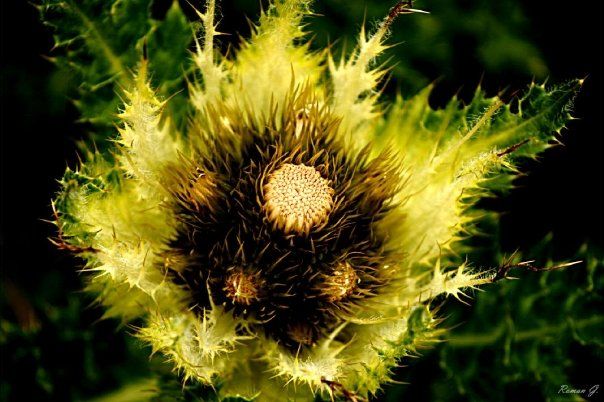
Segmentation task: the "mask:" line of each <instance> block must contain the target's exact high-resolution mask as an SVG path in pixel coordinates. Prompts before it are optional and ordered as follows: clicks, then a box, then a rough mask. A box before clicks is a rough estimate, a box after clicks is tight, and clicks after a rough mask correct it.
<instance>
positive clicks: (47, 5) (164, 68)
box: [37, 0, 193, 143]
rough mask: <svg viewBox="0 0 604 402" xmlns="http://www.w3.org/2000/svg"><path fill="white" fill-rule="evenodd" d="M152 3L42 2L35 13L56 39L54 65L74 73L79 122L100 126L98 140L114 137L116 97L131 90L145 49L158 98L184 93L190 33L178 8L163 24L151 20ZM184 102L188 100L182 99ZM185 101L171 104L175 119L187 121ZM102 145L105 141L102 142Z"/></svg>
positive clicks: (133, 0)
mask: <svg viewBox="0 0 604 402" xmlns="http://www.w3.org/2000/svg"><path fill="white" fill-rule="evenodd" d="M151 3H152V1H151V0H110V1H101V2H99V1H94V0H84V1H75V0H41V1H40V3H38V5H37V8H38V10H39V11H40V14H41V18H42V20H43V22H44V23H45V24H46V25H48V26H49V27H51V29H52V31H53V37H54V42H55V44H54V48H53V50H52V52H51V55H50V56H51V60H53V61H54V62H55V63H56V64H57V65H58V66H59V67H60V68H63V69H67V70H69V71H71V72H72V73H75V77H74V78H73V82H74V84H75V83H77V85H78V87H77V92H76V94H75V95H74V97H75V99H74V102H75V104H76V106H77V107H78V109H79V110H80V113H81V121H83V122H88V123H91V124H93V125H95V126H96V128H97V130H96V132H95V134H96V137H97V138H99V139H102V138H107V137H108V136H112V135H113V132H114V131H113V128H114V124H115V122H116V115H117V112H118V107H119V105H120V99H119V96H118V91H119V89H120V88H122V87H126V88H127V87H129V86H130V84H131V79H132V78H131V77H132V73H131V71H132V69H133V68H134V67H135V66H136V65H137V63H138V61H139V60H140V59H141V57H143V47H144V45H145V43H146V44H147V53H148V57H149V59H150V64H151V66H152V68H153V71H154V77H153V79H154V80H156V81H157V82H158V83H161V84H160V85H159V88H158V90H159V93H160V95H161V96H162V97H164V98H167V97H169V96H172V95H174V94H176V93H178V92H179V91H182V90H184V89H186V86H185V85H184V78H185V77H184V75H183V74H182V72H183V71H186V70H187V68H188V67H187V66H188V65H189V62H190V61H189V57H188V55H187V48H188V46H189V44H190V43H191V41H192V39H193V35H192V31H191V28H190V26H189V24H188V23H187V21H186V18H185V16H184V14H183V13H182V11H181V10H180V8H179V6H178V3H177V2H175V3H174V4H173V6H172V7H171V8H170V10H169V11H168V13H167V14H166V16H165V18H164V19H163V20H162V21H158V20H155V19H153V18H152V17H151V10H150V7H151ZM182 96H183V97H184V95H182ZM182 104H183V100H182V99H180V98H179V99H178V100H175V101H174V102H172V106H173V107H174V110H173V112H174V113H173V118H174V119H176V120H179V119H180V118H184V116H185V114H186V108H184V107H182ZM99 143H102V141H99Z"/></svg>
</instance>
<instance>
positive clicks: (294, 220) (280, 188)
mask: <svg viewBox="0 0 604 402" xmlns="http://www.w3.org/2000/svg"><path fill="white" fill-rule="evenodd" d="M333 193H334V191H333V189H332V188H331V187H330V185H329V181H328V180H326V179H324V178H323V177H321V174H320V173H319V172H318V171H317V170H316V169H315V168H314V167H312V166H306V165H303V164H299V165H294V164H291V163H284V164H283V165H281V166H280V167H279V168H278V169H276V170H275V171H274V172H272V173H271V174H270V176H269V179H268V182H267V183H266V185H265V186H264V200H265V202H264V208H265V210H266V213H267V215H268V218H269V220H270V221H271V222H272V223H273V224H274V225H275V226H276V227H279V228H280V229H283V230H284V231H285V232H286V233H291V232H295V233H297V234H307V233H309V232H310V229H311V228H313V227H317V226H319V225H321V224H323V223H325V222H326V221H327V218H328V215H329V212H330V211H331V209H332V207H333Z"/></svg>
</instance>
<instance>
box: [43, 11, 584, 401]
mask: <svg viewBox="0 0 604 402" xmlns="http://www.w3.org/2000/svg"><path fill="white" fill-rule="evenodd" d="M203 10H204V12H199V13H198V16H199V18H200V20H201V21H202V25H203V28H202V29H201V31H200V35H199V36H197V37H196V38H195V41H196V42H195V43H196V47H195V51H194V53H193V54H192V57H193V60H194V64H195V67H196V70H197V74H196V78H195V79H194V80H191V81H190V82H189V92H190V99H189V102H190V104H191V105H192V110H193V112H192V114H191V116H190V118H189V122H190V123H189V125H188V126H187V128H186V130H184V132H179V131H178V130H177V129H176V127H175V125H173V124H172V122H171V118H170V115H169V108H166V107H165V106H166V104H167V103H169V102H170V99H158V97H157V95H156V92H155V91H154V89H153V88H151V85H150V82H149V74H150V72H149V71H148V64H147V62H146V60H141V61H140V63H139V64H138V66H136V73H135V75H134V78H133V79H132V80H131V82H130V85H129V86H128V87H127V88H125V90H124V96H123V99H124V105H123V107H122V111H121V113H120V115H119V118H120V119H121V125H120V127H119V135H118V136H117V141H116V145H115V148H114V149H113V151H112V153H111V155H105V156H103V155H100V154H98V153H93V152H91V153H90V154H88V155H85V161H84V162H83V163H82V165H81V166H80V167H79V168H77V169H76V170H68V171H67V172H66V174H65V176H64V178H63V179H62V182H61V183H62V186H63V188H62V190H61V192H60V193H59V195H58V196H57V198H56V200H55V205H56V209H57V225H58V226H59V228H60V240H61V242H64V243H61V244H62V245H63V246H65V247H66V248H69V249H71V250H73V251H75V252H77V253H79V254H80V255H81V256H82V257H84V258H85V259H86V260H87V265H86V268H85V271H87V272H89V274H90V285H89V287H90V289H91V290H92V291H95V292H97V293H98V295H99V302H101V303H102V304H103V305H105V306H106V308H107V313H106V315H107V316H115V317H121V318H122V319H124V320H130V319H132V318H134V317H143V318H144V325H142V327H141V328H140V329H138V331H137V336H139V337H140V338H141V339H143V340H145V341H146V342H148V343H149V344H150V345H151V346H152V347H153V349H154V350H155V351H156V352H158V353H161V354H163V355H165V356H166V357H167V358H168V359H169V360H170V361H171V362H172V363H173V365H174V367H175V369H176V370H178V371H180V372H181V373H182V374H183V376H184V378H185V379H186V380H188V381H198V382H201V383H204V384H207V385H212V386H214V385H215V386H216V389H217V392H218V394H219V396H220V397H221V398H226V397H234V396H238V397H243V398H248V399H254V398H257V400H261V401H270V400H275V401H282V400H311V399H312V398H313V395H314V394H317V393H318V394H320V395H322V396H323V397H327V396H328V395H330V394H335V395H336V396H338V395H339V396H342V395H344V393H345V394H348V395H352V394H355V395H359V396H366V395H369V394H374V393H375V392H376V391H377V390H378V389H379V388H380V386H381V385H382V384H384V383H386V382H388V381H389V378H390V374H391V370H392V368H393V367H394V366H395V365H396V364H397V361H398V359H400V358H402V357H404V356H408V355H413V354H415V353H416V351H417V348H418V347H421V346H423V345H426V344H428V343H429V342H431V341H434V340H435V339H437V338H438V337H439V335H440V333H441V330H440V329H438V328H437V324H438V322H439V319H438V318H437V317H436V316H435V311H433V310H431V308H430V307H429V303H430V301H431V300H433V299H434V298H436V297H437V296H439V295H451V296H454V297H457V298H459V297H461V296H462V295H463V294H464V293H463V292H464V291H465V290H466V289H468V288H472V287H475V286H478V285H481V284H484V283H488V282H489V281H490V277H489V276H488V275H487V274H482V275H481V274H479V273H476V272H473V271H472V270H470V268H469V266H468V264H465V263H464V264H458V266H453V267H450V266H448V265H447V266H444V265H445V263H447V264H449V263H450V262H451V261H454V260H458V259H459V257H463V253H464V252H465V250H464V249H463V245H462V240H463V239H464V238H465V237H467V236H471V235H472V233H473V232H472V225H473V223H474V222H476V221H477V220H478V219H480V211H477V210H476V209H474V208H473V205H474V204H475V202H476V201H477V200H478V199H479V198H480V197H483V196H486V195H489V194H492V191H493V190H500V189H503V188H506V187H508V186H509V182H510V180H509V179H510V177H512V175H513V174H514V172H515V170H514V160H515V159H517V158H518V157H533V156H534V155H536V154H537V153H538V152H540V151H542V150H543V149H545V148H546V147H547V146H548V145H550V143H552V142H553V141H554V140H555V138H554V135H555V133H557V132H559V131H560V130H561V129H562V128H563V126H564V124H565V122H566V121H567V120H569V119H570V116H569V108H570V106H571V104H572V100H573V97H574V95H575V93H576V91H577V90H578V88H579V87H580V84H581V82H580V81H571V82H569V83H567V84H565V85H562V86H560V87H554V88H546V87H545V86H544V85H536V84H531V85H530V86H529V88H528V90H527V91H526V93H525V94H524V95H523V96H522V97H521V98H520V99H519V100H518V102H517V105H516V108H517V110H515V111H512V109H511V108H510V106H509V105H506V104H504V103H503V102H502V101H501V100H500V99H498V98H487V97H485V96H484V95H483V94H482V92H480V91H477V92H476V94H475V96H474V99H473V100H472V101H471V102H470V103H469V104H468V105H467V106H463V105H461V104H460V102H459V101H457V100H455V99H454V100H452V101H451V102H449V103H448V104H447V106H446V107H445V108H443V109H440V110H433V109H431V108H430V106H429V104H428V97H429V94H430V88H427V89H425V90H423V91H421V92H420V93H418V94H416V95H415V96H414V97H412V98H410V99H403V98H397V99H396V100H395V101H394V102H393V103H392V104H382V103H379V84H380V80H381V78H382V77H383V76H384V74H385V72H386V70H385V67H383V66H375V59H376V57H378V56H379V55H380V54H381V53H382V52H383V51H384V50H385V49H386V48H387V45H386V44H385V39H386V36H387V33H388V29H390V25H391V23H392V14H391V15H390V16H389V17H388V18H386V19H385V20H384V21H383V22H382V23H381V24H380V25H378V28H377V29H376V30H375V32H373V33H372V34H371V35H368V34H367V33H366V32H365V31H364V30H362V31H361V33H360V35H359V39H358V44H357V46H356V48H355V49H354V51H353V52H352V54H350V55H347V56H344V57H343V58H342V59H340V60H334V57H333V56H332V55H331V54H330V52H329V50H324V51H314V50H311V48H310V45H309V44H308V42H306V40H305V37H306V36H305V32H304V30H303V27H304V21H303V19H304V18H305V17H306V16H308V15H309V14H310V13H311V11H310V4H309V1H301V0H291V1H279V0H277V1H275V2H274V3H272V4H271V5H270V6H269V7H268V9H267V11H266V12H264V13H263V14H262V16H261V18H260V21H259V23H258V24H257V26H256V27H255V29H254V32H253V34H252V37H251V38H250V39H248V40H245V41H244V42H243V43H242V44H241V46H240V48H239V49H238V50H237V51H235V52H233V54H232V55H231V56H229V57H226V56H222V55H220V54H219V53H218V51H217V50H216V48H215V46H214V42H215V36H216V35H217V34H218V31H217V24H216V21H215V4H214V1H213V0H210V1H208V3H207V4H206V5H205V7H204V8H203ZM132 67H133V68H134V67H135V66H132ZM151 74H152V72H151ZM301 94H304V95H303V96H304V97H302V95H301ZM298 96H300V97H302V99H308V100H309V102H310V103H309V104H308V107H307V108H306V107H304V105H302V106H303V107H301V108H300V110H301V111H302V112H305V111H306V110H309V111H310V110H313V109H314V110H317V109H320V110H322V111H328V113H329V114H330V115H331V116H333V117H334V118H335V119H337V121H338V125H337V128H336V129H335V136H336V137H337V140H338V141H339V142H341V143H342V144H343V147H344V149H346V150H348V152H349V153H350V154H354V153H358V152H360V150H361V149H364V147H365V146H367V145H370V150H371V151H370V152H371V154H370V155H369V156H368V161H367V163H370V162H371V160H372V158H376V157H378V155H379V154H380V152H381V151H383V150H389V151H390V152H391V153H393V154H394V155H395V156H396V157H395V158H394V160H395V161H396V164H397V167H398V169H397V172H399V173H397V174H398V176H397V180H398V181H399V182H400V185H399V186H398V191H397V192H396V195H395V196H394V197H393V198H392V199H390V200H388V202H389V211H388V213H387V214H385V216H384V217H383V218H382V219H379V220H376V223H375V225H374V227H373V228H372V230H374V231H375V233H377V234H378V235H379V236H380V238H383V239H385V242H384V247H385V248H386V249H388V250H393V251H395V252H396V255H397V256H398V257H397V258H396V259H395V261H393V262H389V263H388V266H384V267H382V268H383V269H384V270H387V271H388V272H390V274H389V275H390V276H389V278H388V281H387V283H386V284H384V285H383V286H382V287H381V288H380V289H379V291H377V292H375V295H372V297H369V298H367V299H366V300H362V301H361V302H359V305H358V306H356V307H355V308H354V309H352V310H351V312H348V313H347V314H345V315H342V316H341V317H340V318H339V322H338V325H337V326H335V327H334V328H332V329H330V332H329V334H327V335H326V336H323V337H321V338H320V339H318V341H317V342H316V343H313V344H312V345H311V346H309V347H305V348H300V349H298V350H297V351H292V350H291V349H288V348H285V347H283V345H281V344H280V343H279V342H277V341H275V340H274V339H273V338H271V337H267V336H265V334H264V333H262V332H261V331H258V330H257V329H256V328H257V327H256V326H255V325H254V324H256V323H255V322H254V319H253V317H247V316H245V315H234V314H232V313H231V312H230V311H227V310H226V309H225V308H224V307H223V306H222V305H220V304H216V303H214V302H213V301H212V298H210V304H209V305H208V306H207V307H204V309H203V310H202V312H201V313H199V312H194V311H192V310H191V309H190V304H191V301H190V297H191V296H190V295H189V294H188V292H187V290H186V289H184V288H183V287H182V286H180V285H179V284H178V283H177V282H175V281H172V280H171V278H170V277H169V275H168V268H173V265H174V264H176V265H178V261H176V262H175V261H173V260H171V258H172V257H173V255H172V254H171V247H172V244H173V241H174V239H175V237H176V236H177V233H178V231H179V229H180V226H181V225H183V222H182V221H181V220H180V219H179V218H178V216H177V215H178V213H177V211H178V203H177V202H176V200H175V199H174V197H173V196H172V191H171V189H173V188H179V187H181V186H182V183H180V182H179V177H181V176H179V175H178V174H173V173H174V172H173V167H174V166H178V165H179V164H182V163H184V162H183V160H187V158H189V157H191V156H192V155H196V154H204V155H207V154H210V153H212V152H213V151H214V150H213V149H211V148H210V147H209V145H208V144H210V143H213V142H212V139H213V136H216V135H218V133H220V135H222V136H225V137H224V138H226V137H228V133H229V132H230V131H232V137H233V138H232V141H227V140H224V139H221V140H220V141H218V142H217V143H218V144H222V146H223V147H225V148H227V147H231V146H233V143H237V142H238V141H245V138H242V136H245V132H241V131H238V130H235V129H233V127H239V126H241V125H245V126H247V127H250V129H251V130H257V131H258V132H263V130H264V129H265V128H266V127H267V126H268V125H269V121H270V122H271V124H272V122H275V121H276V122H280V121H290V120H286V119H284V118H282V116H286V115H292V113H293V114H295V113H297V112H298V110H291V108H292V107H293V105H295V106H296V107H300V102H299V101H298V98H297V97H298ZM384 102H386V101H385V100H384ZM309 115H310V116H312V115H313V114H312V113H309ZM242 122H243V123H242ZM311 123H312V121H311ZM292 124H294V123H292ZM301 124H302V123H301ZM305 124H306V126H305V127H307V126H309V123H308V122H306V123H305ZM310 125H312V124H310ZM274 128H275V129H276V131H277V132H279V130H283V131H287V130H290V131H291V130H293V131H294V132H295V131H296V128H295V127H293V128H292V127H289V128H287V127H279V125H278V124H276V126H275V127H274ZM225 133H227V134H225ZM229 152H233V153H236V152H235V151H232V150H230V151H229ZM193 159H194V158H193ZM378 179H379V178H376V180H378ZM206 195H207V196H208V197H209V198H211V196H212V194H206ZM177 270H178V269H176V271H177ZM343 333H346V334H347V335H346V336H345V337H342V336H341V334H343Z"/></svg>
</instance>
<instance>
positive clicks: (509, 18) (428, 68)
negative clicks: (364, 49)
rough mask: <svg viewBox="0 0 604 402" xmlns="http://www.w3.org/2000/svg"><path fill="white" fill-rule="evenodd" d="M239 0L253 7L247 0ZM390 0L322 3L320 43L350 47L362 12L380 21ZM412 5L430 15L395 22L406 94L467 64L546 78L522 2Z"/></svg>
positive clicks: (399, 79)
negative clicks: (339, 40) (342, 39)
mask: <svg viewBox="0 0 604 402" xmlns="http://www.w3.org/2000/svg"><path fill="white" fill-rule="evenodd" d="M237 3H238V4H241V5H242V6H245V5H248V8H251V7H249V3H248V2H247V0H239V1H238V2H237ZM392 4H393V3H391V4H389V3H388V2H386V3H385V2H383V1H379V0H369V1H358V2H346V1H343V0H330V1H324V2H323V1H322V2H318V4H317V6H318V7H317V10H316V11H317V13H319V14H320V15H323V16H324V17H319V18H315V19H314V20H313V21H312V24H311V25H312V26H313V28H312V30H313V31H315V32H325V33H327V34H326V35H321V36H320V37H319V38H317V40H318V41H319V43H320V45H324V44H325V43H327V41H328V40H329V38H331V39H332V40H333V39H334V38H340V37H342V36H345V37H348V38H350V42H349V43H348V44H345V45H346V47H347V48H350V47H351V43H352V42H353V37H354V36H355V34H356V30H357V28H358V26H359V16H362V15H365V16H366V20H367V21H375V20H379V19H380V18H382V17H383V16H384V14H385V12H386V10H387V8H388V7H390V6H392ZM414 7H416V8H419V9H422V10H426V11H429V12H430V15H429V16H414V17H412V18H409V17H403V18H401V19H400V20H399V21H397V22H396V23H395V25H394V27H393V29H392V37H391V43H400V44H401V45H399V46H397V47H395V48H393V49H391V50H390V51H389V52H388V55H389V56H391V57H393V58H394V59H395V60H396V66H395V67H394V69H393V75H394V76H395V78H396V80H395V81H396V83H397V85H400V86H402V87H403V89H404V91H405V92H406V93H410V92H413V91H417V90H419V89H421V88H423V87H425V86H426V85H427V84H428V83H430V81H431V80H433V79H434V78H435V77H438V76H442V77H446V78H447V79H451V78H452V77H457V78H459V77H460V76H463V73H464V70H465V69H467V68H468V65H470V66H474V68H476V69H478V70H479V71H485V72H486V73H487V74H493V75H501V74H506V75H509V74H513V75H516V76H519V77H524V79H525V80H529V79H531V78H537V79H544V78H546V77H547V75H548V73H549V70H548V67H547V64H546V62H545V60H544V59H543V57H542V56H541V54H540V51H539V49H537V48H536V47H535V46H534V45H533V43H531V40H530V38H529V36H528V32H529V27H530V21H529V20H528V18H527V17H526V16H525V14H524V11H523V7H522V3H521V2H518V1H515V0H500V1H490V0H475V1H464V2H460V1H456V0H444V1H443V0H422V1H417V2H414ZM334 21H337V23H334ZM335 45H336V47H339V46H340V44H337V43H336V44H335Z"/></svg>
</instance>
